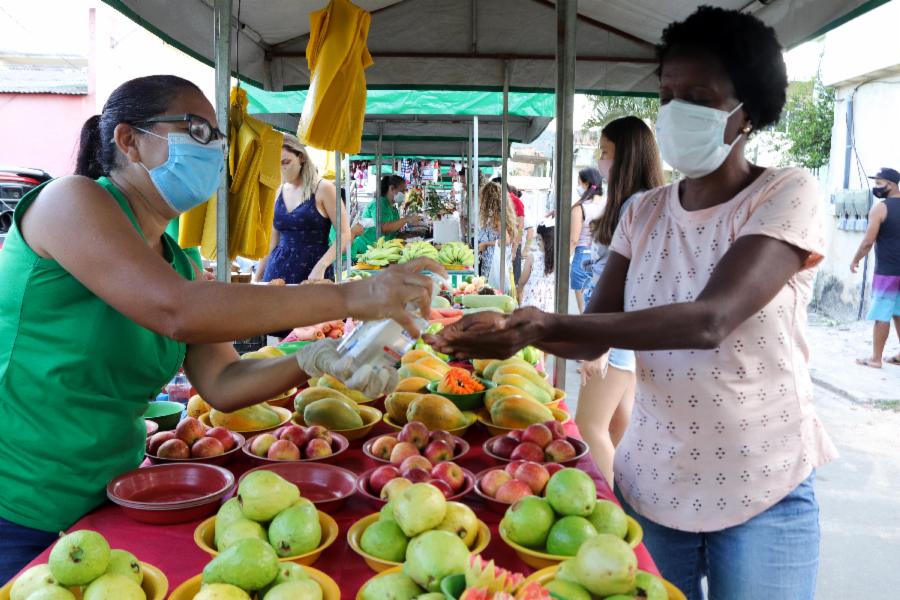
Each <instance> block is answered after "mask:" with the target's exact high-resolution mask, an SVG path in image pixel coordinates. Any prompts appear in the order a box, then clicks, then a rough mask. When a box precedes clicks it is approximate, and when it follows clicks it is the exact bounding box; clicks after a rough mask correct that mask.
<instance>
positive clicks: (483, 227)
mask: <svg viewBox="0 0 900 600" xmlns="http://www.w3.org/2000/svg"><path fill="white" fill-rule="evenodd" d="M502 196H503V194H502V192H501V189H500V186H499V185H497V184H496V183H488V184H485V186H484V187H483V188H481V193H480V195H479V201H478V221H479V229H478V252H479V258H478V263H479V265H480V274H481V275H482V276H484V277H488V276H489V275H490V272H491V265H492V264H493V261H494V257H495V256H497V255H499V251H498V248H497V246H498V244H497V242H498V241H499V240H500V216H501V212H500V206H501V204H500V203H501V202H502V201H503V200H504V199H503V198H502ZM505 201H506V203H507V205H506V243H507V249H506V262H507V269H506V273H510V272H511V268H512V246H510V244H511V243H512V241H513V239H514V238H515V234H516V227H517V225H516V212H515V209H514V207H513V204H512V201H511V200H510V199H509V198H506V199H505Z"/></svg>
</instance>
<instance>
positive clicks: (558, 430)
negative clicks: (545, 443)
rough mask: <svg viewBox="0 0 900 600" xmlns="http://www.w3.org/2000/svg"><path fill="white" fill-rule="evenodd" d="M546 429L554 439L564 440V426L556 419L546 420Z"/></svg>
mask: <svg viewBox="0 0 900 600" xmlns="http://www.w3.org/2000/svg"><path fill="white" fill-rule="evenodd" d="M544 425H546V427H547V429H549V430H550V433H552V434H553V439H554V440H564V439H566V428H565V427H563V424H562V423H560V422H559V421H557V420H555V419H554V420H553V421H547V422H546V423H544Z"/></svg>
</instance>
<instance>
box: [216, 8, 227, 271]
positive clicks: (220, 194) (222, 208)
mask: <svg viewBox="0 0 900 600" xmlns="http://www.w3.org/2000/svg"><path fill="white" fill-rule="evenodd" d="M213 10H214V11H215V17H214V20H215V25H214V27H215V45H216V120H217V121H218V127H219V131H225V132H227V131H228V103H229V102H228V99H229V92H230V87H231V0H216V3H215V6H214V9H213ZM223 152H225V153H226V157H225V164H228V156H227V153H228V147H227V146H226V147H225V148H224V150H223ZM216 279H218V280H219V281H225V282H229V281H231V261H230V260H229V258H228V169H225V173H224V174H223V175H222V180H221V181H219V189H218V190H217V192H216Z"/></svg>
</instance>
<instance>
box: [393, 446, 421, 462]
mask: <svg viewBox="0 0 900 600" xmlns="http://www.w3.org/2000/svg"><path fill="white" fill-rule="evenodd" d="M410 456H419V449H418V448H416V445H415V444H413V443H412V442H398V443H397V444H395V445H394V448H393V450H391V463H393V464H395V465H399V464H400V463H402V462H403V461H404V460H406V459H407V458H409V457H410Z"/></svg>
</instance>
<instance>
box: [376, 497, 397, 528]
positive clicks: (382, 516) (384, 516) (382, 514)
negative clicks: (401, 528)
mask: <svg viewBox="0 0 900 600" xmlns="http://www.w3.org/2000/svg"><path fill="white" fill-rule="evenodd" d="M378 520H379V521H394V522H395V523H396V522H397V519H395V518H394V505H393V504H392V503H390V502H388V503H387V504H385V505H384V506H382V507H381V510H380V511H379V512H378Z"/></svg>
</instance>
